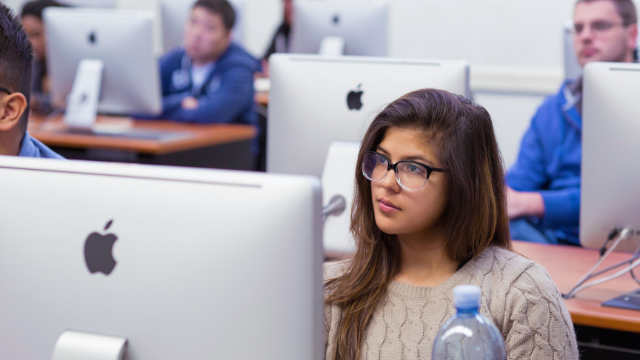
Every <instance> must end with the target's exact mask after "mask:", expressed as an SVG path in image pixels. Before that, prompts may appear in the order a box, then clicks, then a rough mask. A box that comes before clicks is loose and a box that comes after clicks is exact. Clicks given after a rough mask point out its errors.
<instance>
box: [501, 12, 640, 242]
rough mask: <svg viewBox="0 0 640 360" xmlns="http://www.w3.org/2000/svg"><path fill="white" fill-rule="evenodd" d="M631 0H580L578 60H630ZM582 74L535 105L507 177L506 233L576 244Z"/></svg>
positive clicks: (633, 24) (633, 23) (635, 29)
mask: <svg viewBox="0 0 640 360" xmlns="http://www.w3.org/2000/svg"><path fill="white" fill-rule="evenodd" d="M637 21H638V18H637V14H636V8H635V6H634V4H633V2H632V1H631V0H579V1H578V2H577V4H576V7H575V11H574V16H573V23H574V46H575V51H576V56H577V58H578V61H579V62H580V65H582V66H584V65H586V64H587V63H590V62H592V61H609V62H633V61H634V52H635V47H636V39H637V36H638V26H637V24H636V23H637ZM581 161H582V79H579V80H577V81H573V82H571V81H568V82H565V83H564V84H563V85H562V86H561V88H560V91H558V93H557V94H555V95H553V96H550V97H548V98H547V99H546V100H545V101H544V103H543V104H542V105H541V106H540V108H538V111H537V113H536V114H535V116H534V117H533V120H532V121H531V126H530V127H529V130H527V132H526V133H525V135H524V137H523V139H522V145H521V147H520V153H519V155H518V159H517V162H516V163H515V165H513V167H512V168H511V170H509V173H508V174H507V177H506V180H507V184H508V185H509V187H508V189H507V210H508V213H509V218H510V219H511V223H510V227H511V236H512V238H513V239H515V240H525V241H531V242H537V243H551V244H571V245H579V244H580V240H579V236H578V235H579V234H578V230H579V217H580V167H581Z"/></svg>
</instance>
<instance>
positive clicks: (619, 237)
mask: <svg viewBox="0 0 640 360" xmlns="http://www.w3.org/2000/svg"><path fill="white" fill-rule="evenodd" d="M612 234H613V236H615V237H616V238H615V241H614V243H613V245H612V246H611V247H610V248H609V249H607V250H606V251H605V253H604V254H603V255H601V256H600V258H599V259H598V261H596V263H595V264H594V265H593V267H592V268H591V269H590V270H589V271H588V272H587V273H586V274H585V275H584V276H583V277H582V278H581V279H580V280H578V283H577V284H576V285H575V286H574V287H573V289H571V291H569V292H568V293H567V294H566V295H564V296H563V298H565V299H571V298H572V297H573V296H574V295H575V294H576V293H578V292H579V291H582V290H584V289H586V288H587V287H591V286H593V285H591V284H588V285H589V286H587V287H584V286H583V284H585V283H586V282H587V281H589V280H591V279H593V278H594V277H596V276H598V275H600V274H602V273H603V272H605V271H600V272H598V273H597V274H594V272H595V271H596V269H597V268H598V267H599V266H600V264H602V261H604V259H606V258H607V256H609V254H611V253H612V252H613V250H614V249H615V248H616V247H617V246H618V244H619V243H620V242H621V241H623V240H626V239H627V238H629V237H630V236H631V234H632V231H631V230H630V229H628V228H625V229H623V230H622V231H620V232H618V231H617V230H615V233H614V232H613V231H612V232H611V233H610V234H609V236H611V235H612ZM609 241H610V240H609V239H608V238H607V241H606V242H605V244H604V247H605V248H606V244H607V243H608V242H609ZM627 263H629V260H628V261H625V262H623V263H621V264H618V265H616V266H613V267H612V268H610V269H608V270H611V269H614V268H617V267H620V266H622V265H625V264H627ZM638 264H640V262H639V263H638ZM636 266H637V265H636ZM633 268H635V266H632V267H631V268H630V269H628V270H626V271H629V270H631V269H633ZM608 270H607V271H608ZM626 271H625V272H626ZM618 276H619V275H618ZM615 277H617V276H615ZM615 277H614V278H615ZM598 281H599V280H598ZM599 283H600V282H598V284H599ZM594 285H595V284H594Z"/></svg>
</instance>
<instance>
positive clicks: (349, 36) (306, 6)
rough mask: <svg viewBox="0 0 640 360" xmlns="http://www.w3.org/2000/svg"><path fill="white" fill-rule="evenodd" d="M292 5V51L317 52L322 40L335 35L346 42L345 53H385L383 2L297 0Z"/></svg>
mask: <svg viewBox="0 0 640 360" xmlns="http://www.w3.org/2000/svg"><path fill="white" fill-rule="evenodd" d="M294 5H295V6H294V10H293V11H294V19H295V24H294V25H293V26H292V28H291V29H292V30H291V47H290V49H291V50H290V52H291V53H294V54H318V51H319V50H320V44H321V42H322V39H324V38H325V37H327V36H337V37H341V38H343V39H344V41H345V49H344V55H359V56H387V55H388V42H389V40H388V38H389V35H388V31H389V30H388V27H389V25H388V24H389V6H388V5H387V4H386V3H384V2H379V1H378V2H372V3H358V2H356V3H350V2H345V1H317V0H299V1H296V2H295V4H294Z"/></svg>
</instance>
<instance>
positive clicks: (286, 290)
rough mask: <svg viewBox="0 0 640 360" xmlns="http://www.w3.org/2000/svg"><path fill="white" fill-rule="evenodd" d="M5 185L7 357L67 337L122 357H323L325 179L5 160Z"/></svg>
mask: <svg viewBox="0 0 640 360" xmlns="http://www.w3.org/2000/svg"><path fill="white" fill-rule="evenodd" d="M0 185H1V186H0V198H2V206H1V207H0V288H2V292H0V348H1V349H2V354H3V357H4V358H7V359H51V356H52V350H53V349H54V346H55V344H56V340H57V339H58V337H59V336H60V335H61V334H62V333H63V332H64V331H65V330H74V331H79V332H85V333H89V334H106V335H111V336H117V337H125V338H126V339H127V340H128V350H127V351H126V354H125V355H126V356H125V358H126V359H128V360H148V359H154V360H165V359H166V360H169V359H171V360H175V359H281V360H299V359H309V360H320V359H323V358H324V334H323V324H324V320H323V313H322V311H323V310H322V308H323V286H322V261H323V258H322V245H321V236H322V235H321V190H320V185H319V182H318V180H317V179H314V178H310V177H292V176H277V175H273V174H261V173H250V172H234V171H215V170H198V169H185V168H175V167H160V166H146V165H120V164H106V163H91V162H78V161H53V160H43V159H28V158H18V157H0ZM114 242H115V245H114V246H113V247H112V248H111V245H112V244H114ZM111 249H112V250H111Z"/></svg>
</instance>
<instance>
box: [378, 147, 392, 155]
mask: <svg viewBox="0 0 640 360" xmlns="http://www.w3.org/2000/svg"><path fill="white" fill-rule="evenodd" d="M376 151H378V152H381V153H383V154H385V155H387V156H389V152H388V151H387V150H385V149H383V148H382V147H381V146H380V145H378V146H377V147H376Z"/></svg>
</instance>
